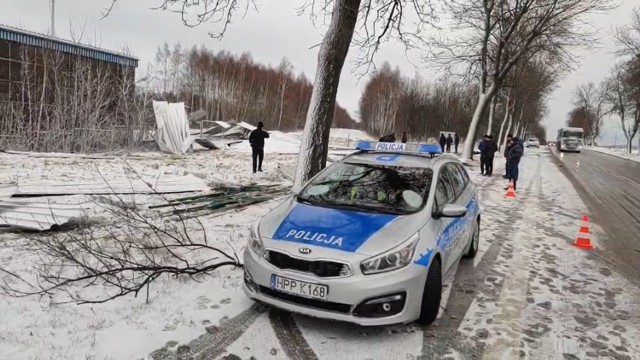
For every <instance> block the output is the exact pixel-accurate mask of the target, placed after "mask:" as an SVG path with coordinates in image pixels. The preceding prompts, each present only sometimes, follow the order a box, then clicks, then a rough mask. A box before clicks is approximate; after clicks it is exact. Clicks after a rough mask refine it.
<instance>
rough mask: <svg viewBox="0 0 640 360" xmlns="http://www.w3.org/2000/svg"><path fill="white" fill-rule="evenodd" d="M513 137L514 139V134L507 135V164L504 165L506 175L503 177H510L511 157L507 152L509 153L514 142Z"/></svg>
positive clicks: (505, 155) (505, 149)
mask: <svg viewBox="0 0 640 360" xmlns="http://www.w3.org/2000/svg"><path fill="white" fill-rule="evenodd" d="M511 139H513V135H512V134H509V135H507V145H506V146H505V147H504V158H505V159H506V164H505V166H504V171H505V173H504V175H503V176H502V178H503V179H508V178H509V157H508V156H507V154H509V149H510V148H511V145H510V144H512V142H511Z"/></svg>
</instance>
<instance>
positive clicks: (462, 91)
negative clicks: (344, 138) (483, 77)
mask: <svg viewBox="0 0 640 360" xmlns="http://www.w3.org/2000/svg"><path fill="white" fill-rule="evenodd" d="M475 91H476V88H475V87H472V86H470V85H468V84H463V83H460V82H450V81H442V82H429V81H426V80H424V79H422V78H421V77H420V76H419V75H416V76H414V77H413V78H406V77H403V76H402V75H401V74H400V70H399V69H397V68H396V69H392V68H391V65H389V63H388V62H385V63H383V64H382V66H381V67H380V68H379V69H378V70H377V71H375V72H374V73H373V74H372V76H371V78H370V79H369V81H368V82H367V84H366V86H365V89H364V92H363V94H362V98H361V99H360V104H359V112H360V118H361V123H362V127H363V129H364V130H366V131H367V132H368V133H370V134H372V135H377V136H380V135H383V134H389V133H391V132H395V133H396V134H398V133H402V132H407V135H408V136H409V137H410V138H411V139H427V138H429V137H437V136H438V134H439V132H440V131H455V132H459V133H462V132H463V131H465V130H466V129H467V127H468V124H469V118H470V117H471V116H472V115H473V107H474V105H475V104H474V102H473V97H474V96H475ZM396 136H397V137H399V136H398V135H396Z"/></svg>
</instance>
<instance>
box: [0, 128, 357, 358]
mask: <svg viewBox="0 0 640 360" xmlns="http://www.w3.org/2000/svg"><path fill="white" fill-rule="evenodd" d="M331 135H332V137H331V144H332V146H338V147H339V146H344V145H346V143H347V141H349V142H350V143H351V145H353V141H354V140H356V139H367V138H368V136H367V135H366V134H365V133H363V132H360V131H357V130H346V129H334V130H332V134H331ZM299 137H300V134H299V133H294V134H283V133H281V132H277V131H274V132H272V133H271V138H270V139H268V140H267V142H266V146H265V160H264V167H263V168H264V170H265V172H264V173H263V174H258V175H254V174H253V173H252V172H251V156H250V148H249V147H248V144H246V143H247V142H246V141H244V142H242V143H240V144H236V145H232V146H231V147H229V148H226V149H223V150H219V151H197V152H195V153H192V154H187V155H185V156H173V155H167V154H162V153H159V152H157V153H154V152H150V153H141V154H131V156H124V157H121V158H113V159H89V158H84V157H80V156H72V155H64V156H56V155H55V154H51V155H49V156H48V155H46V154H45V155H43V154H35V155H34V156H29V155H26V154H23V155H16V154H0V184H2V183H9V182H18V183H23V182H28V183H37V182H38V181H56V182H79V181H84V182H87V181H92V182H95V181H97V182H100V181H107V182H109V181H114V180H122V179H123V178H124V179H126V178H127V177H131V176H135V177H137V176H141V177H144V178H154V177H158V176H160V175H185V174H193V175H195V176H198V177H200V178H202V179H204V180H205V181H206V182H207V183H208V184H219V183H222V184H227V185H230V184H242V185H246V184H250V183H254V182H256V183H260V184H273V183H283V184H287V183H289V180H287V179H286V177H285V176H283V174H282V173H280V172H279V171H278V170H277V168H278V166H281V167H285V168H286V167H292V166H295V160H296V159H295V155H294V154H297V153H298V146H299V140H297V139H299ZM296 142H297V144H296ZM169 197H177V195H174V196H169ZM126 199H127V200H135V202H136V204H138V205H139V206H143V205H150V204H155V203H158V202H161V201H162V199H160V198H159V197H158V196H145V195H136V196H135V197H134V198H131V197H126ZM94 200H95V198H93V197H88V196H67V197H50V198H48V199H47V201H53V202H61V203H82V202H86V201H94ZM277 203H278V201H277V200H274V201H270V202H267V203H264V204H259V205H254V206H253V207H250V208H248V209H247V210H245V211H243V212H241V213H237V214H229V215H224V216H221V217H214V216H210V217H207V216H205V217H203V218H201V220H202V222H203V224H204V227H205V229H206V232H207V236H208V238H209V241H210V242H211V243H212V244H214V245H217V246H219V247H220V248H222V249H225V250H229V251H233V250H235V251H236V252H238V253H239V252H240V251H241V249H242V247H243V246H244V245H245V243H246V235H247V229H248V227H249V225H250V224H251V223H253V222H254V221H255V220H257V219H258V218H259V217H260V216H262V215H263V214H265V213H266V212H268V211H269V210H270V209H271V208H272V207H273V206H275V205H277ZM94 212H95V214H94V215H95V216H106V215H105V214H104V213H103V212H101V211H100V209H99V208H97V209H95V211H94ZM28 241H29V240H28V239H27V237H23V236H21V235H20V234H15V233H9V232H0V268H3V269H6V270H9V271H11V272H13V273H17V274H28V273H29V272H30V271H31V269H33V267H34V266H35V264H36V263H37V261H38V255H37V254H33V253H32V252H30V251H28V250H26V249H24V245H26V243H27V242H28ZM0 280H7V281H10V282H11V281H12V280H15V279H13V278H11V277H10V276H9V275H8V274H6V273H4V272H1V271H0ZM241 280H242V273H241V271H238V270H233V269H221V270H219V271H217V272H215V273H214V274H213V275H212V276H210V277H207V278H205V279H203V281H200V282H196V281H193V280H184V279H173V278H168V277H162V278H160V279H159V280H157V281H156V282H155V283H154V284H153V285H152V286H151V287H150V292H149V303H148V304H147V303H145V297H146V294H145V295H139V296H138V298H135V297H133V296H127V297H125V298H120V299H116V300H113V301H110V302H108V303H105V304H100V305H72V304H67V305H51V303H52V301H53V300H52V299H50V298H49V297H42V298H35V297H25V298H14V297H9V296H5V295H0V309H1V310H2V311H1V312H0V354H2V355H0V358H2V359H16V360H17V359H36V358H38V359H85V358H87V359H92V358H95V359H132V358H140V357H144V356H146V355H147V354H149V353H150V352H152V351H153V350H156V349H159V348H162V347H163V346H165V345H166V344H167V343H169V344H173V343H176V344H177V343H183V342H187V341H189V340H191V339H193V338H195V337H197V336H198V335H200V334H201V333H202V332H204V331H206V329H207V328H208V327H211V326H215V325H216V324H218V323H219V322H220V320H221V319H224V318H229V317H234V316H236V315H238V314H239V313H240V312H242V311H243V310H245V309H246V308H248V307H249V306H250V305H251V302H250V301H249V300H248V299H246V298H245V296H244V295H243V294H242V293H241V291H240V284H241ZM55 300H59V299H55Z"/></svg>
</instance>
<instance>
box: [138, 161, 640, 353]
mask: <svg viewBox="0 0 640 360" xmlns="http://www.w3.org/2000/svg"><path fill="white" fill-rule="evenodd" d="M552 156H553V155H551V154H550V153H549V152H548V151H547V150H540V151H537V150H527V151H526V155H525V159H523V162H522V164H521V181H520V183H519V184H520V186H519V191H518V197H517V199H516V200H510V199H506V198H505V197H504V189H503V188H504V185H505V183H504V181H503V180H502V179H501V178H500V176H499V172H500V171H501V168H502V167H503V165H502V164H500V163H501V162H502V161H500V159H498V161H497V164H496V165H497V167H498V168H497V169H496V174H495V175H494V177H491V178H486V177H482V176H479V175H478V174H477V169H475V170H472V172H473V174H472V176H473V178H474V181H475V182H476V183H477V184H478V186H479V188H480V196H481V199H480V200H481V204H482V206H483V208H484V218H483V228H482V233H481V248H480V252H479V254H478V257H477V258H476V259H474V260H471V261H466V260H465V261H463V262H462V263H461V265H460V266H459V268H458V269H457V271H456V272H455V275H454V278H453V279H448V280H447V282H446V284H447V289H446V291H445V298H444V301H445V306H444V310H443V311H442V314H441V317H440V318H439V319H438V320H437V321H436V323H435V324H434V325H433V326H431V327H429V328H426V329H422V328H420V327H418V326H416V325H405V326H403V325H398V326H392V327H382V328H362V327H358V326H354V325H349V324H343V323H336V322H328V321H324V320H318V319H312V318H307V317H304V316H297V315H296V316H294V315H290V314H288V313H282V312H279V311H276V310H271V309H268V308H265V307H262V306H260V305H252V306H251V307H248V308H247V309H246V310H245V311H244V312H242V313H241V314H240V315H238V316H236V317H233V318H230V319H228V320H227V321H226V322H223V323H221V324H219V326H213V327H210V328H208V331H207V332H206V333H204V334H203V335H202V336H200V337H198V338H197V339H194V340H192V341H191V342H187V343H184V344H182V345H180V346H172V347H171V348H170V349H169V348H166V349H160V350H158V351H156V352H154V353H153V354H152V356H151V357H152V358H154V359H176V358H180V359H183V358H184V359H187V358H196V359H218V358H224V359H331V360H336V359H448V358H450V359H514V358H525V359H545V360H546V359H586V358H610V359H636V358H638V354H640V340H639V339H640V314H639V313H638V311H637V309H638V308H639V306H640V305H639V302H640V289H639V288H638V287H637V286H635V285H633V284H632V283H630V282H629V281H628V280H626V279H625V278H624V277H623V276H622V275H619V274H618V272H617V271H616V269H615V268H613V267H612V266H611V264H610V263H609V262H608V261H607V260H606V259H604V258H603V257H601V256H598V253H597V252H588V251H585V250H581V249H578V248H575V247H573V246H572V245H571V243H572V242H573V241H574V239H575V236H576V234H577V230H578V227H579V226H580V219H581V217H582V215H584V214H588V210H587V206H586V205H585V204H584V203H583V202H582V200H581V199H580V197H579V196H578V194H577V193H576V191H575V190H573V187H572V185H571V183H570V181H569V180H568V179H567V178H566V177H565V176H563V175H562V173H561V172H560V171H559V170H558V168H557V167H556V165H555V164H554V163H553V161H554V160H553V158H552ZM582 165H583V164H581V165H580V166H582ZM620 181H623V180H620ZM592 231H593V233H594V242H595V245H596V247H597V248H600V247H601V246H602V242H603V239H604V238H605V235H604V233H603V230H602V228H600V227H598V226H596V225H595V224H592ZM636 234H637V232H636ZM635 238H637V236H636V237H635Z"/></svg>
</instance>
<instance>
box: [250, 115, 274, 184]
mask: <svg viewBox="0 0 640 360" xmlns="http://www.w3.org/2000/svg"><path fill="white" fill-rule="evenodd" d="M263 127H264V124H263V123H262V121H258V128H257V129H255V130H253V131H251V134H249V145H251V157H252V159H253V173H254V174H255V173H256V165H258V167H257V170H258V171H260V172H262V160H263V159H264V139H267V138H269V133H268V132H266V131H264V130H263V129H262V128H263ZM256 163H257V164H256Z"/></svg>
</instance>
